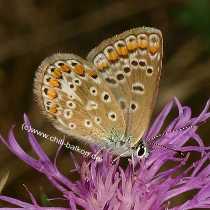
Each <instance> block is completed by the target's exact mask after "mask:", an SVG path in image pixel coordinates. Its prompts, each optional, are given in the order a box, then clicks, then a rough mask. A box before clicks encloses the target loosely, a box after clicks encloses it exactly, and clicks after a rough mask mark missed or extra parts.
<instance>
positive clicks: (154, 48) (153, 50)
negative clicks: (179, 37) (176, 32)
mask: <svg viewBox="0 0 210 210" xmlns="http://www.w3.org/2000/svg"><path fill="white" fill-rule="evenodd" d="M159 48H160V44H159V42H158V43H156V44H153V45H152V46H149V51H150V52H151V53H152V54H155V53H156V52H157V51H158V50H159Z"/></svg>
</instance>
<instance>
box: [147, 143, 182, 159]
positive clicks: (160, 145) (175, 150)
mask: <svg viewBox="0 0 210 210" xmlns="http://www.w3.org/2000/svg"><path fill="white" fill-rule="evenodd" d="M149 145H152V146H156V147H160V148H163V149H166V150H172V151H174V152H176V153H179V154H180V155H181V156H182V157H185V155H184V153H183V152H182V151H180V150H177V149H174V148H171V147H168V146H166V145H162V144H158V143H156V142H149Z"/></svg>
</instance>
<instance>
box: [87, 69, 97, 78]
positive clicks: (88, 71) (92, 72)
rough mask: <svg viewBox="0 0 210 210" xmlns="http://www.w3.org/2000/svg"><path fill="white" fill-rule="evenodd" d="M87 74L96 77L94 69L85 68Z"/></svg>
mask: <svg viewBox="0 0 210 210" xmlns="http://www.w3.org/2000/svg"><path fill="white" fill-rule="evenodd" d="M87 74H88V75H89V76H90V77H92V78H97V76H98V75H97V73H96V71H94V70H91V69H89V70H87Z"/></svg>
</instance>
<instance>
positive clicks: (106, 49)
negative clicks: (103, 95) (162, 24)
mask: <svg viewBox="0 0 210 210" xmlns="http://www.w3.org/2000/svg"><path fill="white" fill-rule="evenodd" d="M87 59H88V60H89V61H90V62H92V63H93V64H94V65H95V66H96V67H97V69H98V71H100V72H101V75H102V77H103V78H104V80H105V81H106V83H107V84H108V85H109V87H110V88H111V90H112V93H113V94H114V95H115V97H116V99H117V100H118V103H119V104H120V106H121V108H122V109H123V110H124V118H125V120H126V130H127V134H128V135H131V136H133V137H134V141H133V142H132V143H133V144H135V143H136V141H138V140H139V139H140V138H141V137H142V136H143V134H144V132H145V130H146V129H147V127H148V124H149V121H150V117H151V114H152V110H153V106H154V103H155V100H156V95H157V91H158V86H159V79H160V74H161V66H162V63H161V62H162V34H161V32H160V31H159V30H157V29H154V28H146V27H141V28H136V29H132V30H129V31H126V32H124V33H122V34H119V35H116V36H115V37H113V38H110V39H107V40H105V41H103V42H102V43H101V44H99V45H98V46H97V47H96V48H94V49H93V50H92V51H91V52H90V53H89V55H88V57H87Z"/></svg>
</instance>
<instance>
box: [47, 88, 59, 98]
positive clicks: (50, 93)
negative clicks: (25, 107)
mask: <svg viewBox="0 0 210 210" xmlns="http://www.w3.org/2000/svg"><path fill="white" fill-rule="evenodd" d="M47 95H48V97H49V99H51V100H52V99H54V98H56V97H57V93H56V91H55V89H53V88H51V89H49V90H48V91H47Z"/></svg>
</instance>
